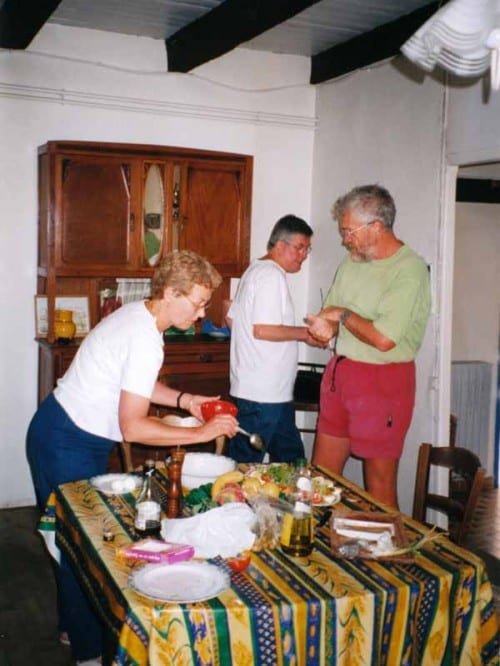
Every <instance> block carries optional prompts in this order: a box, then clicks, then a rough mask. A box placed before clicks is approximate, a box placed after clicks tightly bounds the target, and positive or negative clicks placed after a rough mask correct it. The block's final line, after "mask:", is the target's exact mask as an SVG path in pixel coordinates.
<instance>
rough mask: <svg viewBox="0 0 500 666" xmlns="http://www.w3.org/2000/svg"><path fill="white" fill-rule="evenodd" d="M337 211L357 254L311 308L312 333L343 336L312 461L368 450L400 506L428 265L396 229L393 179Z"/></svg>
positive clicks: (385, 495)
mask: <svg viewBox="0 0 500 666" xmlns="http://www.w3.org/2000/svg"><path fill="white" fill-rule="evenodd" d="M332 214H333V218H334V219H335V220H336V221H337V223H338V225H339V233H340V236H341V238H342V244H343V245H344V247H345V248H346V249H347V250H348V252H349V255H348V256H346V257H345V259H344V260H343V261H342V263H341V264H340V266H339V268H338V270H337V273H336V275H335V278H334V281H333V284H332V287H331V289H330V291H329V293H328V295H327V298H326V301H325V306H324V308H323V309H322V310H321V312H319V313H318V314H317V315H308V321H309V331H310V333H311V334H312V335H313V336H314V337H316V338H319V339H320V340H323V341H325V340H328V339H331V338H333V337H335V345H334V350H335V353H334V355H333V357H332V359H331V361H330V362H329V364H328V366H327V368H326V370H325V374H324V376H323V381H322V384H321V400H320V416H319V420H318V428H317V437H316V442H315V445H314V452H313V462H314V463H315V464H319V465H323V466H325V467H327V468H329V469H331V470H332V471H334V472H336V473H338V474H341V473H342V471H343V469H344V465H345V463H346V461H347V459H348V458H349V456H350V455H354V456H356V457H359V458H361V459H362V460H363V473H364V479H365V486H366V489H367V490H368V491H369V492H370V493H371V494H372V495H374V496H375V497H376V498H377V499H378V500H380V501H382V502H385V503H386V504H389V505H391V506H394V507H397V506H398V499H397V473H398V464H399V459H400V457H401V453H402V450H403V444H404V439H405V436H406V433H407V431H408V428H409V426H410V422H411V417H412V413H413V406H414V402H415V363H414V358H415V356H416V354H417V352H418V350H419V348H420V345H421V344H422V339H423V336H424V332H425V327H426V324H427V319H428V317H429V312H430V303H431V299H430V285H429V271H428V267H427V265H426V263H425V262H424V261H423V259H422V258H421V257H419V256H418V255H417V254H415V252H413V250H411V249H410V248H409V247H408V246H407V245H405V244H404V243H403V242H402V241H401V240H399V239H398V238H397V237H396V236H395V235H394V233H393V224H394V219H395V216H396V207H395V205H394V201H393V199H392V196H391V195H390V194H389V192H388V191H387V190H386V189H385V188H383V187H380V186H379V185H364V186H361V187H356V188H354V189H353V190H351V191H350V192H348V193H347V194H346V195H344V196H342V197H340V198H339V199H338V200H337V201H336V202H335V204H334V206H333V210H332Z"/></svg>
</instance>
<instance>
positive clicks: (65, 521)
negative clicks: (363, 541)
mask: <svg viewBox="0 0 500 666" xmlns="http://www.w3.org/2000/svg"><path fill="white" fill-rule="evenodd" d="M320 471H321V473H323V474H325V475H326V471H325V470H322V469H320ZM335 482H336V483H338V484H339V485H341V486H342V487H343V499H342V503H343V504H344V505H345V506H346V507H348V508H349V509H351V510H358V509H359V510H362V511H377V512H378V511H381V510H383V507H382V506H381V505H377V504H376V503H375V502H374V501H372V500H371V499H370V496H369V495H367V494H366V493H364V492H363V491H362V490H360V489H359V488H358V487H357V486H355V485H354V484H351V483H349V482H348V481H346V480H345V479H343V478H342V479H341V478H335ZM54 502H55V514H56V542H57V545H58V546H59V548H61V549H63V550H64V551H65V552H66V553H67V554H68V555H69V557H70V558H71V560H72V561H73V563H74V565H75V569H76V571H77V573H78V575H79V577H80V579H81V580H82V582H83V583H84V585H85V588H86V589H87V591H88V593H89V595H90V596H91V597H92V599H93V601H94V603H95V605H96V607H97V608H98V610H99V613H100V615H101V616H102V618H103V619H104V621H105V622H106V624H107V626H108V628H109V630H110V632H112V633H113V634H114V636H115V639H116V644H117V648H116V652H115V657H114V662H113V663H114V664H116V665H117V666H128V665H134V666H146V665H147V664H150V665H151V666H157V665H158V666H159V665H161V666H166V665H172V666H177V665H179V666H181V665H182V666H187V665H190V664H193V665H194V664H196V665H204V664H207V665H208V664H211V665H213V666H232V665H233V664H238V666H246V665H250V664H258V665H259V666H264V665H266V664H269V665H271V664H273V665H281V664H283V665H288V664H290V665H302V664H304V665H306V664H311V665H312V664H315V665H316V664H332V665H334V664H335V665H338V666H358V665H359V666H361V665H363V666H364V665H367V666H368V665H372V666H383V665H384V664H386V665H387V666H392V665H395V664H397V665H398V666H399V665H406V664H407V665H411V664H425V666H432V665H433V664H436V665H438V664H439V665H441V664H457V665H460V666H476V665H479V664H489V665H493V664H495V665H498V663H499V661H498V653H499V633H498V621H497V616H496V614H495V608H494V604H493V597H492V589H491V585H490V583H489V581H488V579H487V576H486V573H485V568H484V565H483V562H482V561H481V560H480V559H478V558H477V557H476V556H474V555H473V554H472V553H470V552H468V551H466V550H464V549H461V548H459V547H457V546H455V545H454V544H452V543H451V542H449V541H448V540H447V539H439V540H438V541H433V542H429V543H428V544H426V545H425V546H424V547H423V548H422V550H421V551H420V552H419V553H418V554H417V555H416V556H415V558H413V559H412V560H411V561H409V562H406V563H401V562H399V563H396V562H388V561H376V560H361V559H357V560H347V559H340V558H335V557H334V556H333V555H332V551H331V547H330V540H329V528H328V526H325V527H323V528H321V529H320V530H319V531H318V534H317V537H316V541H315V548H314V550H313V552H312V554H311V555H310V556H308V557H304V558H292V557H289V556H287V555H285V554H284V553H283V552H282V551H281V550H280V549H276V550H265V551H262V552H259V553H253V554H252V561H251V564H250V566H249V568H248V569H246V571H244V572H242V573H234V572H232V571H230V570H229V569H228V568H227V566H226V564H225V562H224V561H223V560H222V559H220V558H215V559H214V560H211V562H212V563H215V564H216V565H218V566H221V567H224V568H225V569H226V570H227V571H228V572H229V573H230V576H231V587H230V588H228V589H227V590H225V591H224V592H222V593H221V594H220V595H219V596H218V597H215V598H214V599H211V600H209V601H204V602H197V603H187V604H175V603H160V602H156V601H152V600H151V601H149V600H147V599H145V598H143V597H141V596H139V595H138V594H136V593H135V592H134V590H133V589H132V588H131V587H130V586H129V583H128V577H129V575H130V573H131V571H132V569H133V568H134V567H136V566H140V565H139V564H137V563H133V564H131V563H129V562H126V561H124V560H122V559H120V558H117V556H116V553H115V549H116V548H117V547H120V546H122V545H124V544H126V543H129V542H130V540H131V535H132V534H133V530H132V519H133V511H134V509H133V506H134V497H133V495H123V496H105V495H103V494H101V493H99V492H97V491H96V490H95V489H94V488H93V487H92V486H91V485H90V484H89V483H88V482H87V481H77V482H74V483H69V484H64V485H62V486H60V487H59V488H58V489H57V490H56V493H55V496H54ZM404 522H405V531H406V534H407V537H408V538H409V539H410V541H414V540H416V539H418V538H420V537H421V536H422V535H423V534H425V533H426V532H427V528H425V527H424V526H421V525H419V524H418V523H415V522H414V521H412V520H411V519H409V518H405V519H404ZM104 523H106V526H107V527H108V528H109V527H111V529H112V531H113V533H114V534H115V539H114V541H113V542H106V541H103V537H102V534H103V525H104Z"/></svg>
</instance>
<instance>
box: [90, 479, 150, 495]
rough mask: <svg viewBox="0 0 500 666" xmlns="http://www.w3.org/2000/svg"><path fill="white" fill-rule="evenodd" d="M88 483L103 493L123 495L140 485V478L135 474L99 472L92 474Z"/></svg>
mask: <svg viewBox="0 0 500 666" xmlns="http://www.w3.org/2000/svg"><path fill="white" fill-rule="evenodd" d="M89 483H90V485H91V486H94V488H97V490H100V491H101V493H104V495H125V494H126V493H132V492H134V490H136V489H137V488H139V487H140V486H142V479H141V477H140V476H136V475H135V474H101V475H99V476H93V477H92V478H91V479H90V480H89Z"/></svg>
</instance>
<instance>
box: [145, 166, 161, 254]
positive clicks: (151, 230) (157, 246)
mask: <svg viewBox="0 0 500 666" xmlns="http://www.w3.org/2000/svg"><path fill="white" fill-rule="evenodd" d="M163 183H164V173H163V166H162V165H159V164H145V181H144V210H143V249H144V257H145V259H146V262H147V263H148V264H149V265H150V266H156V264H157V263H158V261H159V260H160V258H161V254H162V246H163V239H164V237H165V190H164V187H163Z"/></svg>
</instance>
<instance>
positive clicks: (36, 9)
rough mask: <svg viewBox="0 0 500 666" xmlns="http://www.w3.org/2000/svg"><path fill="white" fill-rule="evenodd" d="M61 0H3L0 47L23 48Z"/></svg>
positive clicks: (0, 10)
mask: <svg viewBox="0 0 500 666" xmlns="http://www.w3.org/2000/svg"><path fill="white" fill-rule="evenodd" d="M60 2H61V0H4V3H3V4H2V5H1V6H0V47H1V48H3V49H25V48H26V47H27V46H29V44H30V42H31V40H32V39H33V37H34V36H35V35H36V34H37V32H38V31H39V30H40V28H41V27H42V26H43V24H44V23H45V21H46V20H47V19H48V18H49V17H50V15H51V14H52V12H53V11H54V10H55V9H56V8H57V6H58V5H59V4H60Z"/></svg>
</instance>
